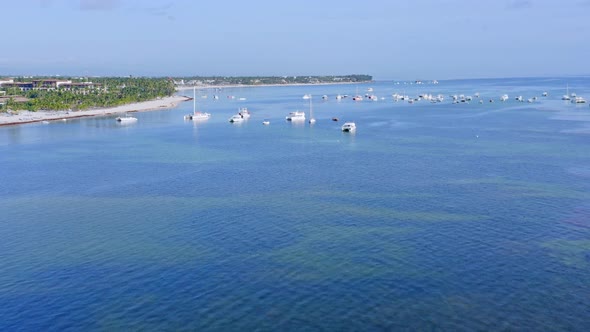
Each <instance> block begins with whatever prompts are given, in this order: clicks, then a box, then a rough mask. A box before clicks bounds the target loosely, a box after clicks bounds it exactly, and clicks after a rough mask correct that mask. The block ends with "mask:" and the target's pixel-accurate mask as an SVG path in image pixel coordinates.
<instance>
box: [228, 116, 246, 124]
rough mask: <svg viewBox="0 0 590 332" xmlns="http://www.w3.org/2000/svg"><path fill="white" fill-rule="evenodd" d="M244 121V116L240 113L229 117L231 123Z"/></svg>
mask: <svg viewBox="0 0 590 332" xmlns="http://www.w3.org/2000/svg"><path fill="white" fill-rule="evenodd" d="M242 121H244V118H243V117H242V116H241V115H239V114H234V115H232V117H231V118H229V122H231V123H236V122H242Z"/></svg>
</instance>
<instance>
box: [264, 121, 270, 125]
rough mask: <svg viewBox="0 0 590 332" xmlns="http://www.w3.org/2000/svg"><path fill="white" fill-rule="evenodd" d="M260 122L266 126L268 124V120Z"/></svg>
mask: <svg viewBox="0 0 590 332" xmlns="http://www.w3.org/2000/svg"><path fill="white" fill-rule="evenodd" d="M262 124H263V125H265V126H268V125H269V124H270V121H268V120H264V121H262Z"/></svg>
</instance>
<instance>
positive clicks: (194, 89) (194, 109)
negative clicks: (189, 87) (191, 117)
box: [193, 86, 197, 114]
mask: <svg viewBox="0 0 590 332" xmlns="http://www.w3.org/2000/svg"><path fill="white" fill-rule="evenodd" d="M196 91H197V88H196V87H194V86H193V114H194V113H195V111H196V110H197V94H196Z"/></svg>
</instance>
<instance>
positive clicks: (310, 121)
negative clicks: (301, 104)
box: [309, 98, 315, 123]
mask: <svg viewBox="0 0 590 332" xmlns="http://www.w3.org/2000/svg"><path fill="white" fill-rule="evenodd" d="M309 123H315V118H314V117H313V107H311V98H309Z"/></svg>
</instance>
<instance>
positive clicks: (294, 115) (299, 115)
mask: <svg viewBox="0 0 590 332" xmlns="http://www.w3.org/2000/svg"><path fill="white" fill-rule="evenodd" d="M286 119H287V121H301V120H305V112H301V111H295V112H290V113H289V115H287V117H286Z"/></svg>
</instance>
